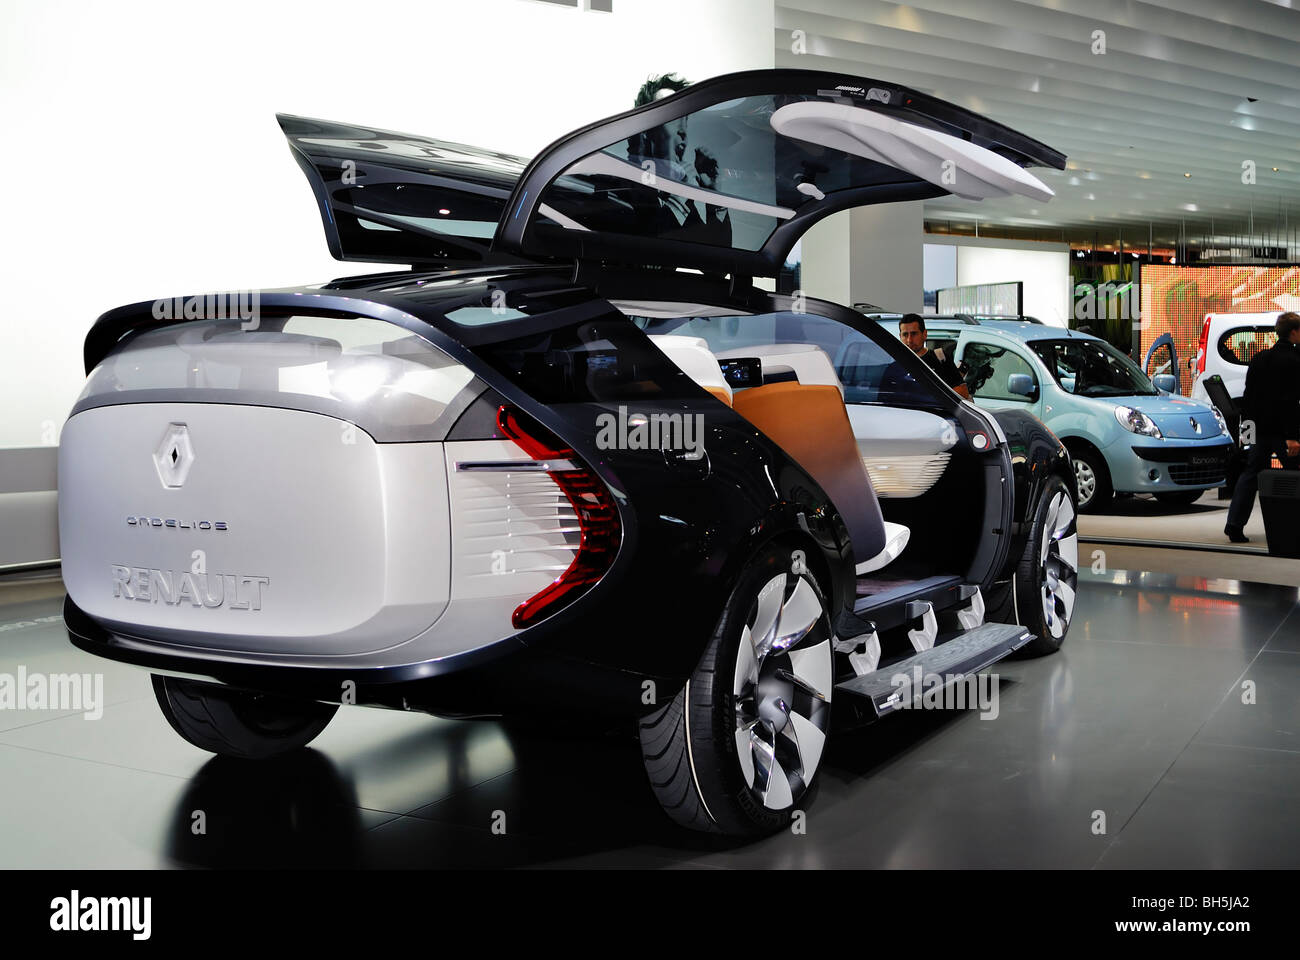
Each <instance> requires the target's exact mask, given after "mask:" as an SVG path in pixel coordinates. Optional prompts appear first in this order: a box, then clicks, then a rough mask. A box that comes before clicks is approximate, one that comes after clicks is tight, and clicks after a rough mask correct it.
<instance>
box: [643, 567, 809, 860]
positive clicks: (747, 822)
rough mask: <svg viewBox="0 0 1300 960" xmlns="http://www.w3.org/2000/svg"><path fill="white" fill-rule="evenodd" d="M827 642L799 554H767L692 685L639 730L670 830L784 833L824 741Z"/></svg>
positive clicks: (736, 598) (742, 583) (726, 614)
mask: <svg viewBox="0 0 1300 960" xmlns="http://www.w3.org/2000/svg"><path fill="white" fill-rule="evenodd" d="M831 638H832V631H831V623H830V617H829V616H828V614H827V611H826V601H825V599H824V598H823V596H822V592H821V590H820V588H819V587H818V584H817V581H816V580H815V579H814V578H813V577H812V575H811V574H810V573H809V572H808V571H807V569H806V568H805V567H804V564H803V562H802V559H801V555H800V554H799V552H798V551H795V552H794V554H793V555H792V553H791V551H790V550H788V549H781V548H778V547H772V548H769V549H767V550H765V551H764V552H763V553H761V554H760V555H759V556H758V557H757V558H756V559H755V560H754V561H753V562H751V563H750V565H749V567H748V568H747V569H746V570H745V572H744V573H743V574H742V575H741V577H740V579H739V581H738V582H737V584H736V587H735V589H734V590H733V591H732V594H731V597H730V598H729V600H728V602H727V605H726V608H725V609H724V611H723V614H722V617H721V619H720V620H719V621H718V625H717V627H716V629H715V630H714V632H713V635H712V637H711V638H710V640H709V643H708V646H707V648H706V649H705V652H704V655H703V657H702V658H701V659H700V663H699V665H698V666H697V667H696V670H695V673H694V674H693V675H692V677H691V678H690V680H689V681H688V682H687V683H686V685H685V686H684V687H683V688H682V689H681V690H680V691H679V692H678V693H677V695H676V696H675V697H674V698H673V699H672V700H671V701H669V702H668V703H667V704H666V705H664V706H662V707H660V708H659V709H658V710H656V711H654V712H653V713H651V714H650V715H648V716H646V717H644V718H643V719H642V720H641V722H640V724H639V730H640V737H641V750H642V756H643V759H644V761H645V766H646V771H647V773H648V774H649V777H650V783H651V786H652V788H653V789H654V792H655V796H656V797H657V798H658V800H659V802H660V804H661V805H662V806H663V808H664V811H665V812H666V813H667V814H668V816H669V817H670V818H671V819H672V820H674V821H675V822H677V823H678V824H680V825H681V826H684V827H688V828H690V829H693V830H701V831H705V832H710V833H722V834H727V835H730V836H738V837H749V836H758V835H761V834H764V833H770V832H772V831H773V830H776V829H779V828H780V827H782V826H783V825H785V824H786V823H787V822H789V820H790V818H791V815H792V814H793V812H794V810H795V809H796V808H797V807H798V804H799V803H800V801H801V800H802V799H803V797H804V796H805V795H806V794H807V792H808V789H809V788H810V787H811V786H812V783H813V779H814V777H815V776H816V774H817V770H818V767H819V765H820V763H821V757H822V748H823V746H824V744H825V741H826V735H827V731H828V730H829V724H830V707H831V687H832V684H833V676H834V673H833V666H834V663H833V658H834V653H833V651H832V648H831Z"/></svg>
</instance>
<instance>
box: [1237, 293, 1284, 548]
mask: <svg viewBox="0 0 1300 960" xmlns="http://www.w3.org/2000/svg"><path fill="white" fill-rule="evenodd" d="M1241 400H1242V413H1241V422H1242V428H1243V431H1244V430H1247V429H1249V426H1248V425H1249V424H1253V425H1254V438H1253V439H1254V445H1253V446H1251V447H1250V450H1249V451H1248V453H1247V455H1246V466H1245V468H1244V469H1243V470H1242V471H1241V476H1239V477H1238V478H1237V486H1236V489H1235V490H1233V493H1232V505H1231V506H1229V507H1228V521H1227V523H1226V524H1225V525H1224V528H1223V532H1224V533H1225V534H1227V535H1228V539H1229V540H1231V541H1232V542H1233V543H1247V542H1248V541H1249V540H1250V538H1249V537H1247V536H1246V535H1245V533H1244V528H1245V526H1246V521H1247V520H1249V519H1250V514H1251V511H1253V510H1254V509H1255V493H1256V491H1258V489H1259V472H1260V471H1261V470H1267V469H1268V468H1269V465H1270V464H1271V463H1272V461H1273V455H1274V454H1275V453H1276V454H1277V457H1278V459H1279V460H1280V461H1281V462H1282V466H1283V468H1284V469H1287V470H1295V469H1297V468H1300V314H1296V313H1284V314H1282V315H1281V316H1280V317H1278V318H1277V342H1276V343H1275V344H1273V346H1271V347H1269V348H1268V349H1267V350H1261V351H1260V352H1259V353H1258V354H1256V355H1255V358H1254V359H1253V360H1251V361H1250V366H1249V367H1248V368H1247V369H1246V393H1245V395H1244V396H1243V397H1242V398H1241Z"/></svg>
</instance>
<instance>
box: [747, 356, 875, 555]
mask: <svg viewBox="0 0 1300 960" xmlns="http://www.w3.org/2000/svg"><path fill="white" fill-rule="evenodd" d="M732 407H733V408H734V409H735V411H736V412H737V413H739V414H740V415H741V416H742V417H744V418H745V419H746V420H748V421H749V422H750V423H752V424H753V425H754V426H755V427H757V428H758V429H759V430H761V431H762V432H763V433H764V434H766V435H767V436H768V437H769V438H770V439H771V440H772V441H773V442H775V443H776V444H777V445H778V446H779V447H781V449H783V450H784V451H785V452H786V453H788V454H790V456H792V457H794V459H795V460H796V461H797V462H798V463H799V465H800V466H801V467H803V468H804V470H806V471H807V472H808V474H809V475H810V476H811V477H812V478H813V479H814V480H816V481H817V483H818V485H820V486H821V488H822V489H823V490H824V491H826V493H827V495H828V496H829V497H830V498H831V501H832V502H833V503H834V504H835V507H836V509H837V510H839V512H840V515H841V516H842V517H843V518H844V523H845V526H847V527H848V531H849V537H850V538H851V539H852V541H853V553H854V556H855V557H856V559H857V560H858V561H859V562H861V561H863V560H867V559H869V558H871V557H874V556H876V555H877V554H878V553H880V551H881V550H883V549H884V548H885V528H884V517H882V516H881V514H880V504H879V502H878V501H877V500H876V492H875V490H874V489H872V486H871V477H870V476H869V475H868V474H867V468H866V467H865V466H864V465H863V463H862V456H861V454H860V453H859V452H858V443H857V440H856V438H855V437H854V436H853V426H852V425H851V424H850V423H849V416H848V412H847V411H846V410H845V409H844V400H843V398H842V397H841V395H840V391H839V388H838V387H834V386H824V385H819V384H804V383H796V382H784V383H768V384H764V385H763V386H761V387H751V388H750V389H748V390H741V391H738V392H737V393H736V394H735V396H734V397H733V398H732Z"/></svg>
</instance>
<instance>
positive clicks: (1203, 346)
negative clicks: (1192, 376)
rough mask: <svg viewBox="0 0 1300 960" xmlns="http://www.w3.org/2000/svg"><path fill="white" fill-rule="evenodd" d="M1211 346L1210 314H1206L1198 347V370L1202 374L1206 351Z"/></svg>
mask: <svg viewBox="0 0 1300 960" xmlns="http://www.w3.org/2000/svg"><path fill="white" fill-rule="evenodd" d="M1209 346H1210V315H1209V314H1208V313H1207V314H1206V315H1205V323H1203V324H1201V343H1200V345H1199V346H1198V347H1197V348H1196V372H1197V373H1198V374H1202V373H1204V372H1205V352H1206V350H1207V349H1209Z"/></svg>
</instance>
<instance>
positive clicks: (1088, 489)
mask: <svg viewBox="0 0 1300 960" xmlns="http://www.w3.org/2000/svg"><path fill="white" fill-rule="evenodd" d="M1068 449H1069V451H1070V459H1071V461H1073V463H1074V477H1075V486H1076V488H1077V489H1078V510H1079V512H1080V513H1096V512H1097V511H1099V510H1104V509H1105V508H1106V507H1107V506H1109V505H1110V502H1111V500H1112V499H1113V498H1114V496H1115V489H1114V487H1112V486H1111V482H1110V468H1109V467H1107V466H1106V458H1105V457H1103V456H1102V455H1101V454H1100V453H1098V452H1097V450H1095V449H1094V448H1093V447H1092V446H1090V445H1088V444H1082V443H1072V444H1069V445H1068Z"/></svg>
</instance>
